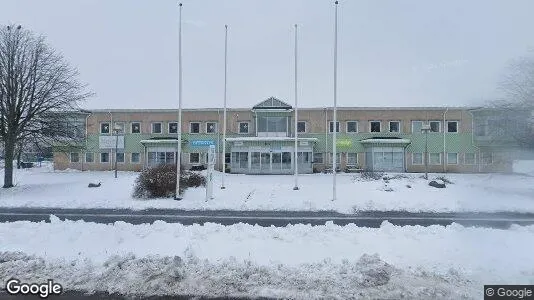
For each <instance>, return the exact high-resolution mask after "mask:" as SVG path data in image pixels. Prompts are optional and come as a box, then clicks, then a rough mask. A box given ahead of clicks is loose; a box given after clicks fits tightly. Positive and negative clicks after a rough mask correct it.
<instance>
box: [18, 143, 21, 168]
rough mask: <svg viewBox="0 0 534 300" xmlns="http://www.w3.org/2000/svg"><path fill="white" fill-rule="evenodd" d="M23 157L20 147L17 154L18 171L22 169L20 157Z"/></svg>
mask: <svg viewBox="0 0 534 300" xmlns="http://www.w3.org/2000/svg"><path fill="white" fill-rule="evenodd" d="M21 156H22V147H19V149H18V152H17V169H20V167H21V164H20V163H21V161H20V157H21Z"/></svg>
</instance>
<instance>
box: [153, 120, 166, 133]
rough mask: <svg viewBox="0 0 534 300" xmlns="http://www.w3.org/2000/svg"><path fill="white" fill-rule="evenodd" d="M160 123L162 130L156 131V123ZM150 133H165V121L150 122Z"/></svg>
mask: <svg viewBox="0 0 534 300" xmlns="http://www.w3.org/2000/svg"><path fill="white" fill-rule="evenodd" d="M156 124H159V125H160V130H161V132H154V125H156ZM150 133H152V134H163V122H152V123H150Z"/></svg>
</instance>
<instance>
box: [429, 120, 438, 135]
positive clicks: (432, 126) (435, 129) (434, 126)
mask: <svg viewBox="0 0 534 300" xmlns="http://www.w3.org/2000/svg"><path fill="white" fill-rule="evenodd" d="M428 125H430V132H440V131H441V122H440V121H430V122H428Z"/></svg>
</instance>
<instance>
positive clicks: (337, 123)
mask: <svg viewBox="0 0 534 300" xmlns="http://www.w3.org/2000/svg"><path fill="white" fill-rule="evenodd" d="M328 131H329V132H334V122H332V121H330V124H329V126H328ZM336 132H339V121H336Z"/></svg>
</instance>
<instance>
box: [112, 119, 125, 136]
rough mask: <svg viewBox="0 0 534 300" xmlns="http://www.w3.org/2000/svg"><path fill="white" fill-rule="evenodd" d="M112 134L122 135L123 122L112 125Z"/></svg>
mask: <svg viewBox="0 0 534 300" xmlns="http://www.w3.org/2000/svg"><path fill="white" fill-rule="evenodd" d="M113 133H116V134H124V122H115V124H114V125H113Z"/></svg>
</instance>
